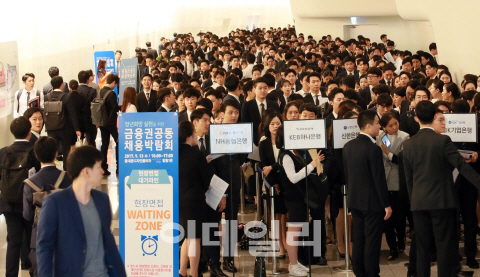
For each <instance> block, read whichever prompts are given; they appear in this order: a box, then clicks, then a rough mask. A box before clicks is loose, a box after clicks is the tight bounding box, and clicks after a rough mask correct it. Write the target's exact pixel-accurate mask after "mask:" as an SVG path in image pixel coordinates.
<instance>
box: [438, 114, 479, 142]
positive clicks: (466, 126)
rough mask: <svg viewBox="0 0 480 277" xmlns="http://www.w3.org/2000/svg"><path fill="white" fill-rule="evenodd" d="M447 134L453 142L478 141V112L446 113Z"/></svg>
mask: <svg viewBox="0 0 480 277" xmlns="http://www.w3.org/2000/svg"><path fill="white" fill-rule="evenodd" d="M444 116H445V133H444V134H445V135H447V136H449V137H450V138H451V139H452V141H453V142H477V114H476V113H473V114H455V113H450V114H444Z"/></svg>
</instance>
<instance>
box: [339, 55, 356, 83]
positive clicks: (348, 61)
mask: <svg viewBox="0 0 480 277" xmlns="http://www.w3.org/2000/svg"><path fill="white" fill-rule="evenodd" d="M343 66H344V67H345V71H342V72H340V73H338V74H337V77H345V76H348V75H352V76H353V77H354V78H355V81H360V75H359V74H358V70H356V69H355V58H354V57H352V56H346V57H345V58H344V59H343Z"/></svg>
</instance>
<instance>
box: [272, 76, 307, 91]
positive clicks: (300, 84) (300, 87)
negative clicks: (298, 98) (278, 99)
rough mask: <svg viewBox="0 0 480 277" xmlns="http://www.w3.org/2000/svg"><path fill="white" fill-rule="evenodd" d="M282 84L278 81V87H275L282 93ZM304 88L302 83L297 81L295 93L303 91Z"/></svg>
mask: <svg viewBox="0 0 480 277" xmlns="http://www.w3.org/2000/svg"><path fill="white" fill-rule="evenodd" d="M281 83H282V82H281V81H278V82H277V85H276V86H275V89H276V90H278V91H282V88H281ZM302 88H303V86H302V83H300V80H299V79H297V80H296V81H295V92H297V91H299V90H301V89H302Z"/></svg>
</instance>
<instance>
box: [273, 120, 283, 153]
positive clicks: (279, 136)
mask: <svg viewBox="0 0 480 277" xmlns="http://www.w3.org/2000/svg"><path fill="white" fill-rule="evenodd" d="M275 146H276V147H277V148H278V149H282V148H284V146H285V139H284V138H283V124H282V125H280V127H278V130H277V136H276V137H275Z"/></svg>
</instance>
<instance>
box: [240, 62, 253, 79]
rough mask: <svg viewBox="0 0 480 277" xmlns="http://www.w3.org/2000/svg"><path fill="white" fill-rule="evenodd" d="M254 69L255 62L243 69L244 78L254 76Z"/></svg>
mask: <svg viewBox="0 0 480 277" xmlns="http://www.w3.org/2000/svg"><path fill="white" fill-rule="evenodd" d="M252 69H253V64H251V63H250V64H248V65H247V67H245V69H244V70H243V71H242V72H243V77H242V79H246V78H252Z"/></svg>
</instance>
